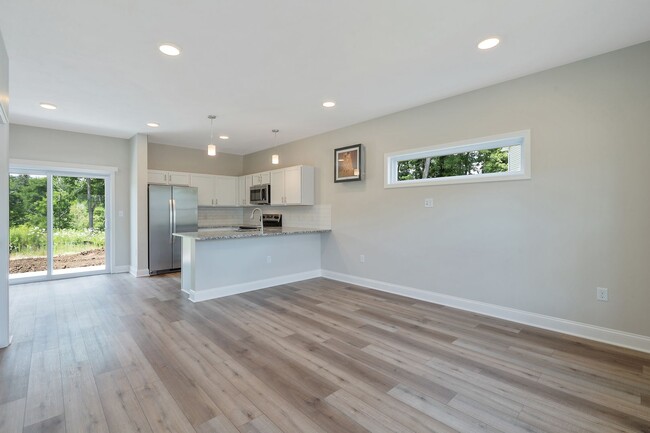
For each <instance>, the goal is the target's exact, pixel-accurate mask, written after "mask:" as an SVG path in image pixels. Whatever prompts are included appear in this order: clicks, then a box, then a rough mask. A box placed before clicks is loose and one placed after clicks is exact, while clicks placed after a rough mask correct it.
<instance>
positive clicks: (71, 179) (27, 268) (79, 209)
mask: <svg viewBox="0 0 650 433" xmlns="http://www.w3.org/2000/svg"><path fill="white" fill-rule="evenodd" d="M107 192H108V182H107V178H106V177H103V176H99V175H96V176H91V175H88V174H74V173H65V174H58V173H56V172H35V171H30V170H21V171H20V172H12V173H10V191H9V201H10V206H9V207H10V212H9V234H10V257H9V265H10V266H9V278H10V279H11V280H19V279H20V280H30V281H31V280H39V279H48V278H53V277H59V278H60V277H65V276H76V275H80V274H88V273H101V272H106V271H107V269H108V266H107V255H106V245H107V242H106V240H107V233H108V230H107V218H106V215H107V210H108V209H107V203H108V202H107V200H106V196H107Z"/></svg>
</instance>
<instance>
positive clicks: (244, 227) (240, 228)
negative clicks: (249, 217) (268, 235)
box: [238, 226, 260, 231]
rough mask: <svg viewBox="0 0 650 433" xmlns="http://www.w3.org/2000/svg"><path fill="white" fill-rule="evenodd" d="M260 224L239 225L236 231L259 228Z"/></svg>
mask: <svg viewBox="0 0 650 433" xmlns="http://www.w3.org/2000/svg"><path fill="white" fill-rule="evenodd" d="M259 229H260V226H239V229H238V231H246V230H259Z"/></svg>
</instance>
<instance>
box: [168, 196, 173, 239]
mask: <svg viewBox="0 0 650 433" xmlns="http://www.w3.org/2000/svg"><path fill="white" fill-rule="evenodd" d="M172 227H174V200H173V199H171V198H170V199H169V243H170V244H171V243H172V239H173V236H172V233H173V232H174V231H173V229H172Z"/></svg>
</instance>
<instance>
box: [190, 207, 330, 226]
mask: <svg viewBox="0 0 650 433" xmlns="http://www.w3.org/2000/svg"><path fill="white" fill-rule="evenodd" d="M253 209H254V208H253V207H246V208H211V207H200V208H199V227H215V226H220V225H237V224H249V223H250V220H249V216H250V213H251V212H252V210H253ZM260 209H262V211H263V212H264V213H280V214H282V225H283V226H284V227H304V228H310V229H311V228H319V229H331V228H332V206H331V205H329V204H321V205H314V206H260Z"/></svg>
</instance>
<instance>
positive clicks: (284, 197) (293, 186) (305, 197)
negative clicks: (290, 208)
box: [271, 165, 314, 205]
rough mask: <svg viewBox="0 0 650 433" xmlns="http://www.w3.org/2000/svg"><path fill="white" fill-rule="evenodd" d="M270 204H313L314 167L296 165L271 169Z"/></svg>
mask: <svg viewBox="0 0 650 433" xmlns="http://www.w3.org/2000/svg"><path fill="white" fill-rule="evenodd" d="M271 204H272V205H312V204H314V167H308V166H305V165H298V166H295V167H288V168H283V169H280V170H274V171H272V172H271Z"/></svg>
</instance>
